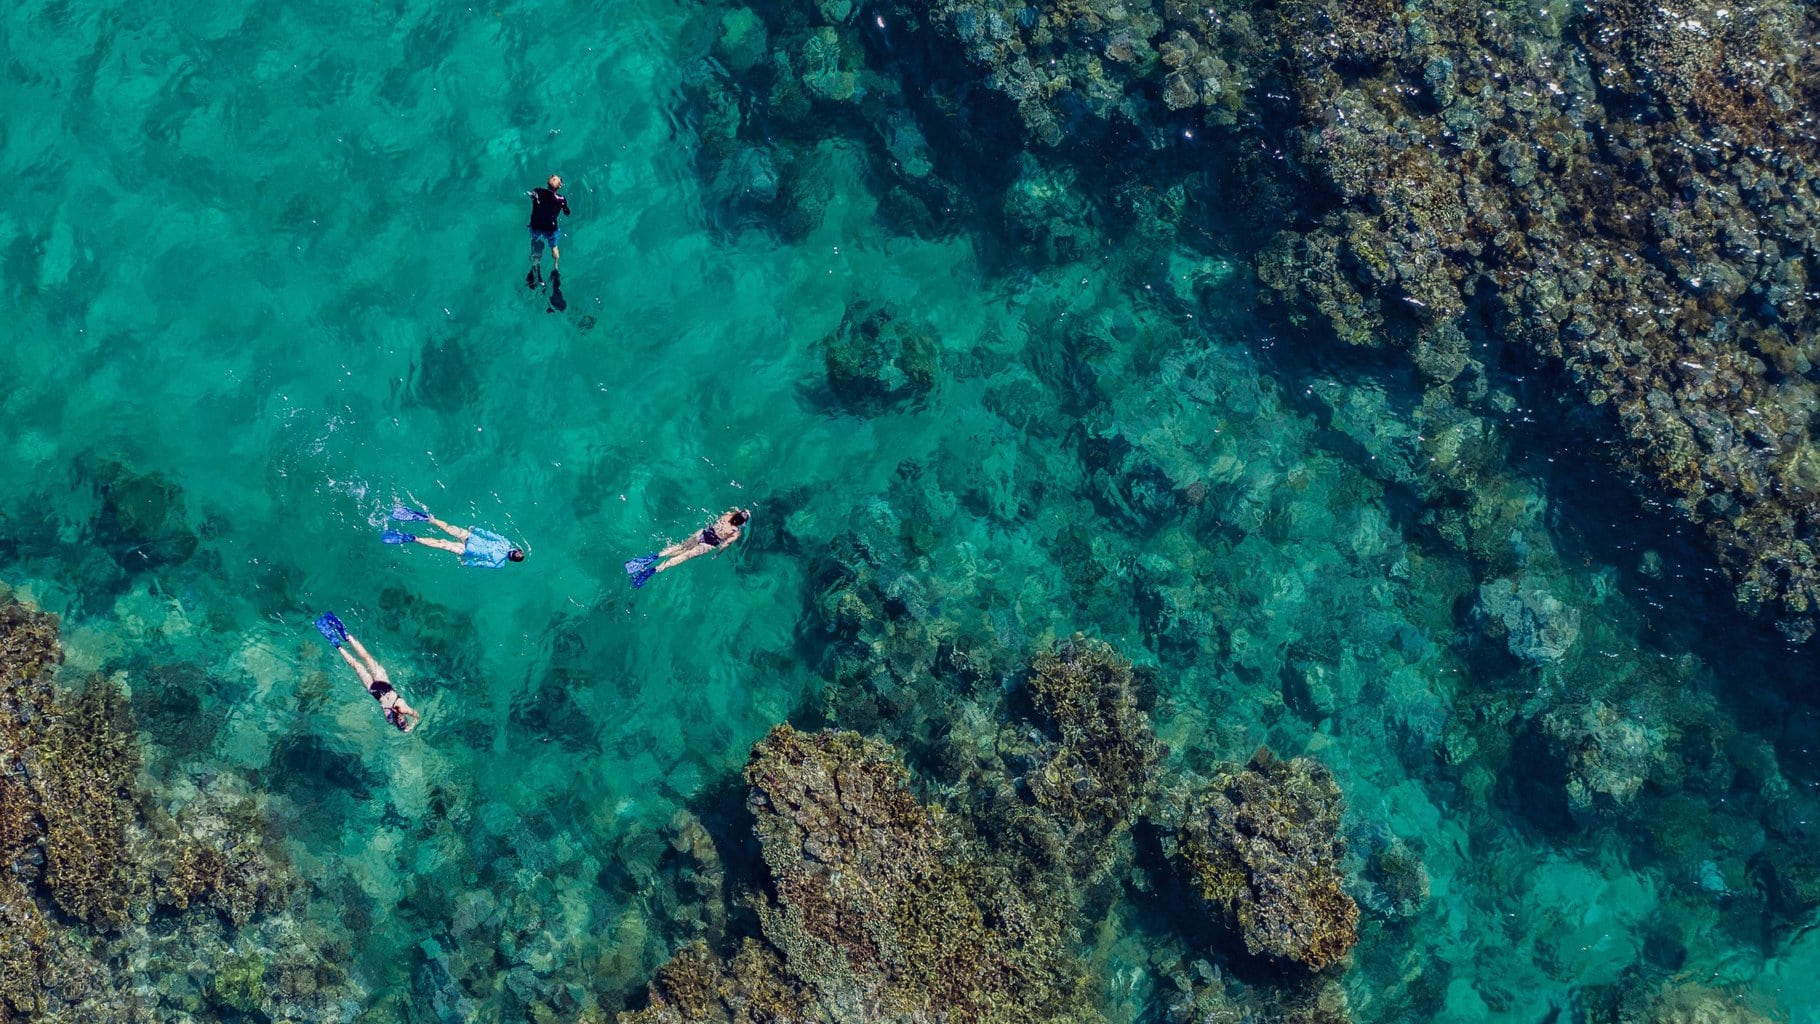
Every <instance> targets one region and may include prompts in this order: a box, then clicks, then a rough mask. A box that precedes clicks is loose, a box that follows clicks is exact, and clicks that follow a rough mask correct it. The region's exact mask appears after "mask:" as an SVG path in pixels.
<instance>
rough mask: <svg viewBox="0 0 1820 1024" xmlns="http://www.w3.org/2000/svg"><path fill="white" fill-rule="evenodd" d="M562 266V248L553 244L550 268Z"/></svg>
mask: <svg viewBox="0 0 1820 1024" xmlns="http://www.w3.org/2000/svg"><path fill="white" fill-rule="evenodd" d="M561 266H562V250H560V249H558V248H556V247H555V246H553V245H552V246H550V269H551V270H556V269H557V268H559V267H561Z"/></svg>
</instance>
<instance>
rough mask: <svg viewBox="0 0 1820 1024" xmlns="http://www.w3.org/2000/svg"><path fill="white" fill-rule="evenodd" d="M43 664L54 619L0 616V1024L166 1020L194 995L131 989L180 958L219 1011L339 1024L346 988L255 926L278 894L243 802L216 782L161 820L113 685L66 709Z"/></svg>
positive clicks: (269, 924) (294, 941)
mask: <svg viewBox="0 0 1820 1024" xmlns="http://www.w3.org/2000/svg"><path fill="white" fill-rule="evenodd" d="M60 660H61V650H60V648H59V646H58V623H57V620H56V618H55V617H53V616H49V615H44V614H41V613H38V612H34V611H32V610H30V609H29V608H27V607H26V606H24V605H23V604H20V603H18V602H16V601H12V600H6V601H4V602H0V772H3V774H0V918H4V920H5V925H6V926H5V927H4V928H0V935H3V936H4V937H3V938H0V1022H3V1021H8V1020H11V1019H13V1017H12V1016H11V1015H13V1014H18V1015H21V1017H20V1019H22V1020H37V1019H51V1020H55V1019H77V1018H65V1017H61V1016H59V1015H60V1014H79V1015H82V1016H80V1018H79V1019H108V1020H123V1021H124V1020H146V1021H165V1020H173V1019H178V1017H177V1016H175V1015H178V1014H184V1013H189V1012H193V1011H194V1010H195V1009H196V1007H195V1006H194V1005H192V1003H193V999H194V997H195V993H193V992H188V991H185V990H184V989H183V988H182V987H181V986H160V987H158V988H148V986H147V985H146V984H144V982H143V981H142V980H141V979H142V977H143V973H144V972H145V971H146V969H147V968H148V967H155V966H156V965H158V964H159V963H161V962H162V963H163V964H164V965H165V968H164V969H165V970H168V964H169V963H171V962H190V961H191V960H192V959H196V960H214V961H216V962H218V963H220V964H221V965H222V967H223V968H224V969H223V970H222V972H221V973H220V974H219V975H218V976H217V978H216V980H215V988H214V989H213V993H214V995H213V996H212V998H214V999H215V1000H216V1001H217V1002H219V1003H221V1004H222V1005H223V1006H226V1007H229V1008H231V1009H234V1010H237V1011H240V1012H254V1011H259V1012H263V1013H266V1014H267V1015H268V1016H269V1017H270V1019H273V1020H279V1021H301V1020H340V1019H343V1017H344V1014H343V1012H342V1009H343V1007H344V1006H346V1005H348V1004H349V1003H353V1004H354V1005H358V993H357V990H355V989H354V988H353V987H352V986H350V985H349V983H348V980H347V978H346V975H345V973H343V972H342V971H341V970H340V969H339V968H336V967H332V966H325V965H326V964H332V963H333V960H332V958H330V957H328V956H326V955H325V952H324V951H323V950H321V949H317V948H312V947H311V946H310V945H309V944H308V942H307V941H306V940H305V939H304V938H303V937H302V936H300V935H299V934H298V933H297V932H296V930H295V929H294V928H293V927H292V926H291V925H290V924H289V923H288V922H285V921H284V920H283V919H282V918H278V917H275V916H271V915H273V914H274V913H275V912H276V911H278V910H280V909H282V908H283V907H284V906H285V904H286V902H287V901H288V899H289V897H290V895H291V892H292V890H293V889H294V887H295V882H294V881H293V880H292V879H291V876H290V874H289V871H288V869H287V867H286V866H285V864H284V862H283V861H282V860H280V859H277V858H276V857H275V856H274V854H273V852H272V850H271V848H270V846H269V845H268V844H267V843H266V842H265V841H264V839H263V835H262V831H261V824H260V820H259V815H258V812H257V810H256V809H255V808H254V807H253V805H252V803H251V801H250V799H249V798H247V797H246V796H244V795H240V794H237V793H235V792H234V790H235V783H233V782H232V781H229V780H222V781H220V783H219V785H217V786H214V787H211V790H210V792H208V793H206V794H199V795H197V796H196V797H195V798H193V799H191V800H189V801H188V802H187V803H186V804H185V805H184V806H182V807H181V808H178V809H177V810H176V813H175V814H173V813H172V812H171V810H170V809H167V808H166V806H165V805H164V804H163V803H162V802H160V801H159V800H157V799H155V798H154V797H153V795H152V793H151V792H150V791H148V790H147V789H146V788H145V787H144V785H143V784H142V782H141V780H140V778H139V767H140V749H139V739H138V735H137V731H136V726H135V724H134V721H133V717H132V713H131V710H130V708H129V705H128V700H127V697H126V694H125V692H124V691H123V690H122V688H121V684H120V682H119V681H118V680H116V679H114V678H112V677H96V678H93V679H91V680H90V681H89V683H88V684H87V686H86V687H84V688H83V689H82V690H81V691H80V692H79V693H76V694H69V693H66V692H64V691H62V690H60V689H59V688H58V687H57V686H56V685H55V683H54V682H53V679H52V676H53V672H54V669H55V666H56V665H57V663H58V662H59V661H60ZM53 908H54V909H53ZM186 908H189V909H187V910H186ZM204 908H206V909H204ZM256 919H257V920H256ZM236 947H241V948H243V949H245V948H253V949H259V950H263V952H258V953H253V952H243V953H241V954H236V955H235V957H234V958H232V959H230V958H229V953H228V951H229V950H230V949H234V948H236ZM268 978H273V979H276V983H275V984H268V983H267V981H268ZM184 1019H187V1018H184Z"/></svg>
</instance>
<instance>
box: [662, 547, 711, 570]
mask: <svg viewBox="0 0 1820 1024" xmlns="http://www.w3.org/2000/svg"><path fill="white" fill-rule="evenodd" d="M678 547H679V545H675V544H672V545H671V546H670V547H669V548H668V549H666V550H669V551H670V552H671V554H670V557H668V558H666V559H664V560H663V561H661V562H659V563H657V568H656V570H655V571H656V572H663V571H664V570H665V569H673V568H675V567H676V566H678V565H681V564H682V563H684V562H687V561H688V560H689V559H691V558H694V557H696V556H697V555H705V554H707V553H708V552H710V551H713V550H714V546H713V545H712V544H703V543H701V542H700V541H697V542H695V543H694V544H691V545H689V546H688V547H686V548H681V550H677V548H678ZM659 554H662V552H659Z"/></svg>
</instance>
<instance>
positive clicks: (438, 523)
mask: <svg viewBox="0 0 1820 1024" xmlns="http://www.w3.org/2000/svg"><path fill="white" fill-rule="evenodd" d="M430 525H431V526H434V527H436V528H437V529H438V530H441V531H442V532H444V533H446V534H448V535H449V536H451V537H453V538H455V539H456V540H459V541H463V542H465V541H466V540H467V539H468V531H466V530H464V529H462V528H461V527H459V526H450V525H449V524H448V523H445V522H443V521H442V520H440V519H438V518H436V517H435V516H431V517H430Z"/></svg>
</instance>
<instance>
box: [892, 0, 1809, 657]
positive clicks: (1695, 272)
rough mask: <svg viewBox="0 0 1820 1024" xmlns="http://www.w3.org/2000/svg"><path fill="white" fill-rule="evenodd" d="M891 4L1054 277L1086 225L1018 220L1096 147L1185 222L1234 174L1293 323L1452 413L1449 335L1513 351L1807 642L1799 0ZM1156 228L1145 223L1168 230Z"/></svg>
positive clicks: (1266, 274) (1264, 274) (1070, 189)
mask: <svg viewBox="0 0 1820 1024" xmlns="http://www.w3.org/2000/svg"><path fill="white" fill-rule="evenodd" d="M896 9H897V11H898V13H899V15H900V16H901V17H904V18H905V19H907V20H910V21H912V22H913V23H916V24H919V25H921V26H923V27H924V28H926V30H927V31H928V32H929V33H930V34H932V35H933V36H935V37H937V38H939V39H942V40H944V41H945V42H946V43H947V45H948V46H949V47H951V48H952V50H953V51H955V52H957V53H958V54H959V55H961V56H962V57H963V58H964V60H965V61H966V62H967V63H969V64H971V65H972V67H973V68H975V69H976V75H977V77H976V79H975V80H974V81H973V82H972V83H970V86H971V88H973V89H974V90H981V89H983V90H985V91H987V92H989V93H991V94H993V95H994V96H995V97H996V98H997V99H998V100H999V102H1002V103H1005V104H1008V105H1009V106H1011V107H1013V108H1014V109H1015V118H1016V120H1017V121H1018V122H1021V124H1022V126H1023V128H1024V130H1025V136H1026V138H1027V139H1028V140H1030V141H1032V142H1034V143H1035V144H1036V145H1037V147H1038V152H1040V153H1043V154H1044V155H1043V157H1042V159H1041V160H1040V161H1037V160H1033V159H1032V157H1031V156H1030V155H1029V154H1020V153H1012V152H1007V151H1006V149H1007V147H1006V145H1005V141H1006V140H1003V139H995V138H992V137H990V132H989V131H988V130H987V126H988V125H989V124H990V122H986V123H984V124H981V125H980V126H979V130H975V131H971V132H967V133H966V134H969V135H971V136H976V137H977V138H978V141H979V142H980V143H981V145H982V146H983V147H984V148H985V149H986V150H987V151H988V152H987V153H986V154H982V156H981V159H982V160H996V161H999V162H1001V163H1006V162H1010V161H1012V160H1016V161H1018V162H1019V163H1020V164H1021V165H1022V166H1023V167H1024V170H1023V173H1022V174H1021V176H1020V179H1019V183H1018V187H1017V188H1016V189H1014V191H1013V197H1012V200H1011V201H1010V202H1009V204H1008V205H1009V207H1010V208H1009V210H1008V219H1009V220H1010V222H1011V225H1012V228H1013V233H1014V234H1019V233H1025V234H1027V235H1028V236H1030V237H1035V238H1036V239H1037V240H1038V241H1039V242H1041V243H1042V245H1041V246H1039V248H1042V247H1046V248H1047V249H1048V250H1049V255H1050V257H1051V258H1061V257H1066V256H1067V255H1068V254H1070V253H1077V252H1080V251H1082V250H1083V247H1084V246H1085V245H1086V244H1091V243H1092V242H1093V241H1094V240H1095V234H1096V233H1095V232H1093V231H1091V230H1088V231H1083V229H1082V226H1084V225H1090V224H1092V222H1093V217H1092V214H1093V209H1091V208H1083V209H1080V210H1077V211H1076V216H1075V217H1074V218H1072V220H1073V223H1074V227H1072V228H1067V229H1064V234H1063V235H1061V236H1052V235H1049V234H1046V233H1045V232H1044V231H1043V230H1042V229H1040V228H1039V229H1038V230H1037V231H1036V232H1034V233H1033V234H1031V232H1030V228H1028V227H1024V225H1026V224H1032V223H1034V224H1048V223H1058V222H1060V220H1061V218H1055V217H1050V216H1048V215H1047V214H1045V213H1044V212H1043V211H1044V209H1045V208H1046V207H1045V205H1044V204H1045V203H1049V204H1051V205H1052V204H1053V203H1054V202H1057V201H1061V200H1048V199H1044V197H1045V196H1050V195H1055V196H1073V197H1074V198H1071V199H1067V200H1066V201H1067V202H1072V203H1074V204H1076V205H1077V206H1080V205H1081V204H1082V203H1083V202H1084V200H1083V199H1082V198H1080V194H1081V193H1091V192H1092V191H1093V190H1094V189H1095V188H1096V187H1098V186H1095V185H1094V184H1092V183H1090V182H1089V181H1088V180H1086V179H1085V178H1084V177H1083V178H1082V180H1080V181H1079V182H1077V180H1076V169H1077V168H1078V169H1080V170H1081V171H1082V172H1083V175H1084V174H1085V173H1086V172H1089V171H1091V170H1093V169H1095V167H1096V166H1097V165H1098V164H1099V163H1100V162H1101V161H1103V159H1104V157H1103V154H1104V152H1105V150H1106V148H1107V147H1108V146H1109V145H1110V146H1123V147H1124V150H1123V151H1124V152H1125V153H1126V154H1127V156H1128V159H1126V160H1124V161H1123V162H1122V169H1123V170H1124V171H1125V173H1126V174H1128V175H1132V176H1135V177H1136V178H1137V179H1138V180H1139V181H1141V182H1143V183H1144V185H1145V186H1146V187H1147V188H1149V189H1150V190H1152V191H1154V192H1157V193H1162V192H1164V191H1165V190H1169V189H1178V188H1184V187H1185V188H1186V194H1187V207H1188V208H1192V206H1193V205H1194V204H1195V203H1196V202H1199V201H1210V200H1215V199H1216V198H1217V196H1218V194H1219V193H1218V192H1217V191H1216V190H1219V189H1223V188H1225V187H1226V186H1224V185H1221V184H1218V183H1216V182H1212V181H1209V180H1208V176H1207V175H1205V173H1204V172H1205V168H1206V166H1207V165H1208V163H1209V162H1210V161H1211V162H1213V163H1215V164H1216V165H1219V166H1227V167H1231V168H1234V169H1236V170H1237V171H1239V176H1240V177H1242V178H1243V179H1244V180H1245V182H1246V184H1245V186H1244V187H1245V188H1246V189H1248V190H1249V195H1251V196H1252V197H1255V198H1257V199H1261V200H1262V202H1255V203H1252V204H1251V213H1252V214H1253V215H1254V217H1255V223H1257V224H1258V225H1260V226H1263V225H1275V226H1273V227H1270V228H1269V229H1268V231H1265V232H1264V235H1265V236H1266V237H1263V238H1261V239H1259V240H1256V241H1255V242H1246V243H1245V244H1246V245H1247V246H1248V248H1249V249H1250V250H1251V252H1252V255H1253V259H1252V262H1253V265H1254V267H1255V269H1256V271H1257V274H1258V277H1259V279H1260V280H1261V281H1262V282H1263V283H1264V284H1265V285H1266V286H1267V288H1268V289H1269V291H1271V292H1273V293H1275V294H1277V295H1279V296H1281V297H1282V299H1283V301H1284V309H1285V310H1286V311H1287V312H1288V314H1289V315H1290V317H1291V318H1292V319H1296V320H1302V319H1306V320H1309V321H1311V322H1316V323H1319V324H1321V325H1322V326H1323V327H1324V328H1326V329H1328V330H1331V331H1332V332H1333V334H1335V335H1336V336H1337V337H1338V338H1339V339H1340V340H1341V341H1342V342H1344V343H1349V344H1355V345H1368V346H1372V345H1381V344H1391V345H1395V346H1397V347H1399V348H1402V349H1403V350H1405V351H1406V352H1408V353H1409V355H1410V357H1411V360H1412V362H1413V363H1414V365H1416V366H1417V367H1418V368H1419V369H1421V370H1422V372H1423V373H1424V374H1426V375H1428V376H1429V377H1430V379H1431V380H1432V381H1433V383H1434V385H1435V386H1437V387H1441V388H1452V387H1458V388H1459V389H1460V391H1461V392H1462V393H1465V394H1468V395H1470V394H1472V393H1475V392H1477V393H1480V394H1482V383H1481V379H1482V376H1483V373H1484V370H1485V367H1484V365H1483V363H1482V362H1481V360H1482V359H1483V358H1484V356H1483V354H1482V353H1477V352H1473V351H1470V350H1468V349H1467V348H1466V347H1464V346H1463V345H1462V344H1460V339H1461V338H1462V337H1468V338H1472V337H1482V336H1491V337H1495V338H1497V339H1500V340H1501V341H1503V342H1505V343H1507V344H1509V345H1511V346H1513V347H1514V348H1515V349H1516V350H1518V351H1520V352H1521V353H1522V354H1523V358H1524V359H1527V360H1528V361H1529V362H1530V363H1531V364H1532V365H1536V366H1539V367H1542V368H1543V369H1545V370H1547V371H1549V372H1550V373H1551V374H1555V375H1558V376H1559V377H1560V378H1561V381H1562V383H1563V385H1564V387H1565V388H1567V389H1571V391H1572V392H1573V393H1574V394H1576V395H1577V397H1578V399H1579V401H1580V405H1579V409H1580V410H1582V412H1583V415H1582V419H1584V420H1585V421H1586V422H1587V423H1588V424H1589V425H1595V426H1596V427H1597V429H1599V430H1601V431H1602V432H1604V431H1609V432H1610V433H1612V434H1614V435H1615V436H1617V437H1620V438H1622V439H1623V441H1624V442H1625V444H1624V452H1625V455H1624V460H1625V463H1626V465H1627V466H1628V467H1629V468H1630V469H1631V470H1632V471H1633V472H1634V473H1635V475H1636V476H1637V477H1638V479H1639V480H1640V482H1641V483H1642V486H1643V487H1644V488H1645V489H1646V491H1648V492H1649V493H1651V494H1662V495H1665V496H1666V497H1667V498H1668V499H1669V500H1670V501H1672V502H1673V504H1674V506H1675V507H1676V508H1677V509H1678V510H1679V512H1680V513H1681V514H1682V515H1683V516H1685V517H1686V518H1687V519H1688V520H1690V521H1692V522H1694V523H1697V524H1699V525H1700V526H1701V528H1702V529H1704V530H1705V532H1706V533H1707V534H1708V535H1709V536H1710V538H1711V543H1712V548H1713V550H1714V551H1716V552H1717V554H1718V555H1719V557H1720V558H1721V559H1722V560H1724V561H1725V562H1726V563H1727V564H1728V565H1729V567H1730V569H1731V571H1732V573H1733V577H1734V579H1735V582H1736V586H1737V594H1738V597H1739V599H1740V600H1741V601H1742V602H1743V603H1744V604H1745V605H1746V606H1750V607H1761V608H1764V609H1766V610H1768V611H1770V612H1771V613H1772V614H1774V615H1776V616H1780V617H1781V620H1782V623H1783V625H1784V628H1785V629H1786V630H1787V631H1788V632H1789V633H1790V635H1792V636H1796V637H1805V636H1807V635H1809V634H1810V633H1811V632H1812V630H1813V623H1812V621H1810V620H1811V616H1812V614H1813V612H1814V611H1815V604H1816V602H1817V601H1820V555H1817V554H1816V553H1815V551H1814V550H1813V548H1812V544H1811V538H1812V536H1813V535H1814V534H1815V532H1816V530H1817V528H1820V455H1817V454H1816V451H1817V449H1816V441H1815V438H1814V436H1813V432H1812V430H1811V429H1810V427H1809V424H1808V414H1807V410H1808V409H1809V408H1810V407H1811V405H1812V404H1813V402H1814V397H1815V393H1816V389H1820V384H1816V383H1815V382H1814V380H1813V374H1812V372H1811V369H1812V365H1811V364H1812V363H1813V361H1814V357H1815V354H1816V353H1815V351H1814V350H1813V345H1812V338H1813V337H1814V336H1815V334H1816V327H1817V326H1820V293H1817V292H1815V291H1813V290H1812V289H1811V288H1809V287H1808V285H1807V282H1808V279H1809V277H1810V276H1811V274H1812V270H1811V268H1812V267H1813V266H1814V263H1815V260H1816V258H1820V248H1817V247H1816V243H1815V241H1814V239H1815V232H1814V230H1813V225H1814V223H1815V222H1816V220H1820V193H1816V191H1815V189H1814V188H1813V187H1812V180H1811V174H1812V171H1811V170H1810V169H1811V168H1812V167H1814V166H1816V165H1817V164H1820V142H1816V140H1815V139H1814V137H1813V136H1812V133H1811V132H1809V131H1808V130H1807V129H1806V128H1805V127H1804V124H1805V122H1804V121H1803V112H1804V111H1807V110H1809V109H1812V108H1813V107H1814V106H1815V105H1816V102H1817V101H1820V75H1816V74H1815V73H1814V68H1813V63H1812V62H1811V61H1808V60H1805V59H1804V55H1805V54H1807V53H1810V52H1811V50H1812V48H1813V46H1814V44H1815V42H1816V40H1817V39H1820V13H1817V12H1815V11H1814V10H1813V9H1812V7H1811V6H1810V5H1803V4H1799V3H1794V2H1789V0H1775V2H1766V3H1758V4H1751V5H1749V6H1748V7H1744V8H1739V7H1737V6H1736V5H1730V4H1727V3H1724V2H1721V0H1686V2H1681V3H1676V4H1674V5H1672V6H1671V7H1667V8H1664V7H1661V6H1660V5H1653V4H1647V3H1640V2H1636V0H1601V2H1596V3H1592V4H1588V5H1586V6H1585V7H1584V8H1583V9H1577V10H1575V11H1574V12H1573V13H1571V14H1563V13H1561V12H1559V11H1554V10H1552V9H1550V8H1547V7H1538V8H1535V9H1533V10H1532V9H1529V8H1523V7H1519V6H1509V5H1500V6H1494V7H1489V8H1488V7H1485V6H1483V5H1473V4H1465V3H1459V2H1457V0H1430V2H1423V3H1418V4H1410V5H1406V6H1403V5H1395V4H1389V3H1351V2H1340V0H1296V2H1292V3H1281V4H1260V3H1251V2H1240V3H1231V4H1221V5H1218V6H1217V7H1215V6H1208V5H1197V4H1187V3H1180V2H1176V0H1147V2H1105V3H1101V2H1095V0H1085V2H1076V0H1041V2H1036V3H1031V4H1027V5H1023V6H1016V5H1010V4H1004V3H1000V2H998V0H903V2H900V3H899V4H897V5H896ZM900 70H901V73H902V74H904V75H905V76H906V77H907V78H909V79H910V80H911V84H910V86H909V88H917V87H919V86H920V85H921V83H920V81H919V78H920V76H930V75H934V76H936V77H937V78H941V77H942V76H943V72H941V71H940V70H935V71H932V70H931V69H930V68H929V66H928V64H927V62H914V61H907V60H906V61H901V62H900ZM948 77H953V76H952V73H951V72H950V73H948ZM946 87H947V88H949V89H959V88H966V87H967V86H957V85H954V84H952V83H948V84H947V86H946ZM981 106H984V104H981ZM948 116H951V117H953V118H954V119H955V120H956V121H957V123H959V124H962V125H970V124H971V123H972V121H971V120H970V118H971V119H977V117H978V115H976V114H972V113H970V112H968V111H965V110H954V111H950V112H949V113H948ZM1132 139H1138V140H1142V144H1141V145H1139V146H1131V145H1129V143H1130V141H1131V140H1132ZM995 143H996V145H994V144H995ZM1204 143H1211V146H1212V148H1211V151H1209V150H1208V148H1207V147H1206V145H1204ZM1260 151H1262V152H1265V153H1273V154H1274V153H1281V154H1282V155H1284V156H1286V157H1288V159H1283V160H1271V159H1266V158H1263V157H1261V156H1260V155H1259V154H1260ZM1026 183H1029V184H1026ZM1050 183H1055V184H1050ZM1095 198H1096V200H1097V205H1098V207H1100V208H1103V207H1107V206H1116V205H1118V201H1117V200H1116V199H1115V198H1114V197H1113V196H1111V195H1100V196H1097V197H1095ZM1172 209H1173V210H1175V211H1179V210H1181V209H1182V206H1181V205H1179V204H1177V205H1175V206H1173V207H1172V206H1170V205H1163V206H1158V207H1154V208H1153V209H1152V210H1151V213H1150V214H1149V219H1151V220H1160V221H1161V222H1163V224H1164V225H1169V224H1171V223H1176V224H1180V223H1182V221H1183V215H1182V214H1181V213H1179V212H1171V211H1172ZM1144 230H1150V229H1148V228H1146V229H1144ZM1172 231H1173V229H1172V228H1170V227H1168V226H1165V227H1164V228H1163V233H1164V234H1165V235H1167V234H1169V233H1172ZM1271 236H1274V237H1271ZM1058 242H1059V244H1058Z"/></svg>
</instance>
